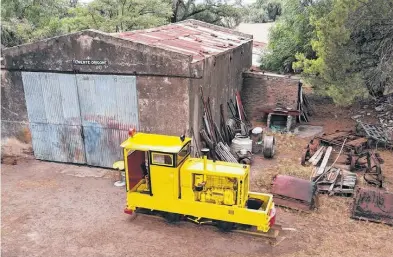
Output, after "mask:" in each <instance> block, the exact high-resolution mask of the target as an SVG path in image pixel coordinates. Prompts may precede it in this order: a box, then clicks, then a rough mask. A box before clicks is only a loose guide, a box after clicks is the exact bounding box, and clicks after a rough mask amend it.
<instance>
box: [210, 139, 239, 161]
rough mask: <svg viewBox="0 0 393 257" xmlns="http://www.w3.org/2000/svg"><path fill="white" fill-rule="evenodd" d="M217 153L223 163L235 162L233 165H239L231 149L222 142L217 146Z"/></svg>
mask: <svg viewBox="0 0 393 257" xmlns="http://www.w3.org/2000/svg"><path fill="white" fill-rule="evenodd" d="M215 150H216V153H217V155H218V157H219V158H220V159H221V160H222V161H226V162H233V163H237V162H238V161H237V160H236V158H235V157H234V156H233V155H232V153H231V151H230V149H229V147H228V146H227V145H225V144H224V143H222V142H219V143H218V144H217V146H216V149H215Z"/></svg>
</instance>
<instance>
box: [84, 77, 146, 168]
mask: <svg viewBox="0 0 393 257" xmlns="http://www.w3.org/2000/svg"><path fill="white" fill-rule="evenodd" d="M76 80H77V85H78V94H79V101H80V109H81V118H82V126H83V133H84V140H85V149H86V160H87V163H88V164H89V165H94V166H101V167H111V166H112V164H113V162H115V161H116V160H119V159H121V158H122V156H121V154H122V151H121V150H120V149H119V145H120V144H121V142H122V141H124V140H125V139H126V138H127V132H128V130H129V129H130V128H138V104H137V95H136V80H135V77H133V76H114V75H105V76H103V75H86V74H78V75H76Z"/></svg>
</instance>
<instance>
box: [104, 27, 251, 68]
mask: <svg viewBox="0 0 393 257" xmlns="http://www.w3.org/2000/svg"><path fill="white" fill-rule="evenodd" d="M111 35H113V36H116V37H120V38H123V39H127V40H131V41H133V42H137V43H141V44H145V45H149V46H154V47H158V48H162V49H166V50H169V51H172V52H177V53H181V54H186V55H191V56H192V62H197V61H200V60H203V59H205V58H206V57H209V56H213V55H217V54H219V53H222V52H225V51H227V50H229V49H233V48H236V47H238V46H240V45H242V44H244V43H246V42H248V41H251V40H252V36H251V35H248V34H244V33H241V32H238V31H235V30H231V29H228V28H224V27H220V26H215V25H211V24H208V23H205V22H201V21H197V20H186V21H182V22H178V23H172V24H169V25H164V26H160V27H156V28H152V29H144V30H135V31H129V32H122V33H112V34H111Z"/></svg>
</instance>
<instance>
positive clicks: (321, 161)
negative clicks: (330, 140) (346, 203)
mask: <svg viewBox="0 0 393 257" xmlns="http://www.w3.org/2000/svg"><path fill="white" fill-rule="evenodd" d="M332 150H333V148H332V147H331V146H329V147H326V146H321V147H319V148H318V150H317V151H316V152H315V153H314V155H313V156H312V157H311V158H310V159H309V160H308V161H306V163H305V164H306V165H309V166H310V165H312V166H314V168H313V170H312V174H311V178H310V180H311V181H313V182H315V183H316V184H317V192H318V193H327V194H329V195H341V196H352V195H353V192H354V189H355V185H356V179H357V177H356V174H355V173H352V172H349V171H347V170H345V169H343V168H342V166H343V165H336V164H335V162H334V163H333V164H332V165H331V166H329V165H328V162H329V159H330V157H331V154H332ZM344 168H345V167H344Z"/></svg>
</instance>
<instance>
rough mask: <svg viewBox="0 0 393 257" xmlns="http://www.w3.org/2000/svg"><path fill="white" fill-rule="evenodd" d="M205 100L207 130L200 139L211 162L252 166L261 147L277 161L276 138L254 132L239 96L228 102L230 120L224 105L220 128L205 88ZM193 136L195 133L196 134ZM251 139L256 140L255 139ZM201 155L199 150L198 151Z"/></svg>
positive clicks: (204, 124) (204, 112) (221, 106)
mask: <svg viewBox="0 0 393 257" xmlns="http://www.w3.org/2000/svg"><path fill="white" fill-rule="evenodd" d="M201 100H202V104H203V128H202V129H201V130H200V136H201V138H202V140H203V142H204V143H205V146H206V147H207V148H209V150H210V154H211V156H210V157H211V158H213V159H216V160H221V161H226V162H240V163H244V164H251V157H252V154H254V153H258V152H259V150H258V149H259V148H260V146H261V145H262V146H263V147H262V148H261V150H262V151H263V154H264V156H265V157H266V158H272V157H273V155H274V152H275V151H274V148H275V139H274V137H273V136H264V137H263V138H262V129H261V128H255V129H254V130H252V132H251V128H252V124H251V122H250V121H249V120H248V118H247V115H246V113H245V111H244V108H243V104H242V101H241V98H240V93H239V92H237V93H236V95H235V101H232V99H231V100H230V101H229V102H227V107H228V110H229V112H230V114H231V117H230V118H229V119H225V115H224V105H223V104H221V105H220V119H219V120H220V123H219V125H218V124H217V123H216V122H215V121H214V119H213V115H212V110H211V104H210V98H209V97H207V98H205V97H204V95H203V90H202V88H201ZM254 132H255V134H254ZM192 133H194V132H193V131H192ZM250 136H253V139H251V138H250ZM197 148H198V147H197ZM197 151H199V150H198V149H197Z"/></svg>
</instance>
